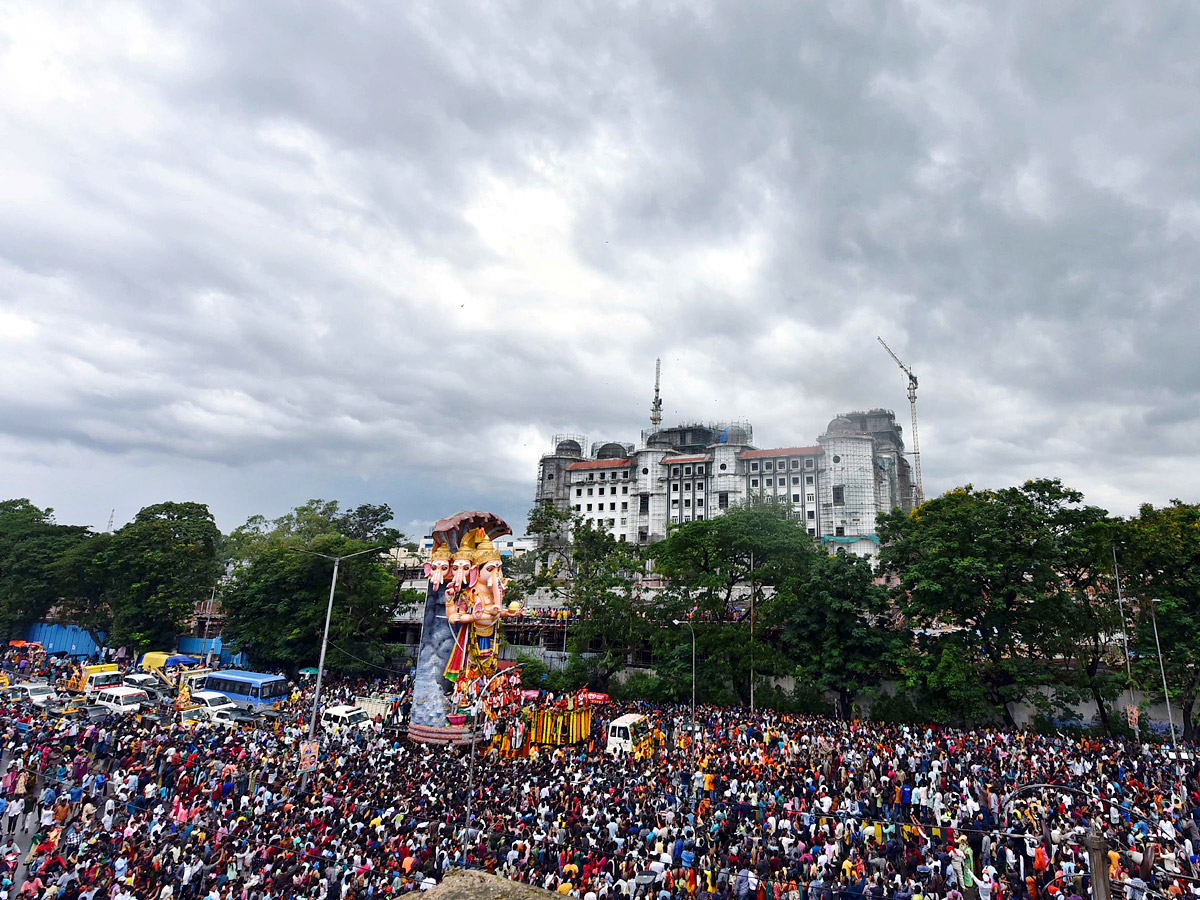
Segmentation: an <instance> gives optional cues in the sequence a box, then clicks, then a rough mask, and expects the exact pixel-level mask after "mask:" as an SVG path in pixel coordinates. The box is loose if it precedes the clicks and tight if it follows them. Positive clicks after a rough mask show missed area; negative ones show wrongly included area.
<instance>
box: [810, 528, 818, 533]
mask: <svg viewBox="0 0 1200 900" xmlns="http://www.w3.org/2000/svg"><path fill="white" fill-rule="evenodd" d="M808 533H809V534H816V533H817V529H815V528H810V529H808Z"/></svg>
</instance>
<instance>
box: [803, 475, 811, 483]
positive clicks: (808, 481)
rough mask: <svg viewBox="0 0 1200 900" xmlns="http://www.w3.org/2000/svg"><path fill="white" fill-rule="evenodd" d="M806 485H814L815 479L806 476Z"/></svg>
mask: <svg viewBox="0 0 1200 900" xmlns="http://www.w3.org/2000/svg"><path fill="white" fill-rule="evenodd" d="M804 483H805V484H812V483H813V477H812V476H811V475H805V476H804Z"/></svg>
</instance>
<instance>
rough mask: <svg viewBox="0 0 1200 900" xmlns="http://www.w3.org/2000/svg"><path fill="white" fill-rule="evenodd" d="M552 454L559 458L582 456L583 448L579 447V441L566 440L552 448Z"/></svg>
mask: <svg viewBox="0 0 1200 900" xmlns="http://www.w3.org/2000/svg"><path fill="white" fill-rule="evenodd" d="M554 452H555V453H557V454H558V455H559V456H583V448H582V447H581V446H579V441H575V440H571V439H569V438H568V439H567V440H565V441H559V442H558V444H557V446H555V448H554Z"/></svg>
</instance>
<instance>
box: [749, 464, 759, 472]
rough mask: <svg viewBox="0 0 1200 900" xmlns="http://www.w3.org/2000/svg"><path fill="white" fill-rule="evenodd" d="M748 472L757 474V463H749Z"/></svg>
mask: <svg viewBox="0 0 1200 900" xmlns="http://www.w3.org/2000/svg"><path fill="white" fill-rule="evenodd" d="M750 471H751V472H757V471H758V463H750Z"/></svg>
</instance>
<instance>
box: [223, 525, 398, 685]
mask: <svg viewBox="0 0 1200 900" xmlns="http://www.w3.org/2000/svg"><path fill="white" fill-rule="evenodd" d="M370 547H371V545H370V544H366V543H364V542H362V541H356V540H352V539H350V538H347V537H344V536H342V535H338V534H333V535H321V536H319V537H318V538H316V539H315V540H314V541H313V542H312V543H311V545H310V546H309V547H307V548H306V549H310V550H312V551H314V552H316V553H323V554H325V555H326V556H333V557H337V556H346V555H349V554H351V553H357V552H359V551H361V550H366V549H369V548H370ZM295 551H296V548H293V547H288V546H270V547H268V548H266V549H264V550H262V551H260V552H258V553H256V554H255V555H254V556H253V558H252V559H251V561H250V562H249V563H248V564H247V565H245V566H243V567H242V568H241V569H239V570H238V571H237V572H236V574H235V576H234V578H233V579H232V580H231V581H230V583H229V584H227V585H226V586H225V588H224V589H223V590H222V593H221V603H222V606H223V608H224V610H225V631H224V635H225V638H226V639H227V640H229V641H230V642H231V643H232V644H233V645H234V646H236V647H238V648H240V649H244V650H247V651H248V652H249V653H250V655H251V657H252V658H253V659H255V660H256V661H261V662H263V663H267V664H270V665H278V666H282V667H284V668H287V669H289V670H290V671H292V672H295V671H296V670H298V669H300V668H301V667H303V666H306V665H315V664H316V662H317V659H318V657H319V653H320V645H321V636H322V633H323V631H324V626H325V612H326V608H327V605H328V602H329V585H330V580H331V577H332V570H333V563H332V562H331V561H330V560H328V559H323V558H322V557H319V556H314V555H312V554H311V553H300V552H295ZM413 594H415V592H413V591H400V590H399V588H398V583H397V581H396V579H395V578H393V577H392V576H391V574H389V572H388V571H387V567H386V565H385V564H384V562H383V560H382V559H381V557H380V556H379V555H375V554H371V553H365V554H363V555H362V556H358V557H354V558H353V559H346V560H342V562H341V564H340V565H339V569H338V580H337V587H336V590H335V592H334V599H333V613H332V617H331V619H330V628H329V649H328V653H327V656H326V660H325V664H326V666H327V667H329V668H331V669H339V670H342V671H356V672H361V671H372V669H371V666H372V665H379V664H380V660H382V658H383V656H384V645H385V639H386V636H387V632H388V629H389V627H390V625H391V622H392V620H393V618H394V617H395V615H396V614H397V613H398V612H399V611H400V610H401V609H402V608H403V607H404V605H405V604H406V603H411V602H412V601H413V596H412V595H413Z"/></svg>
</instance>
